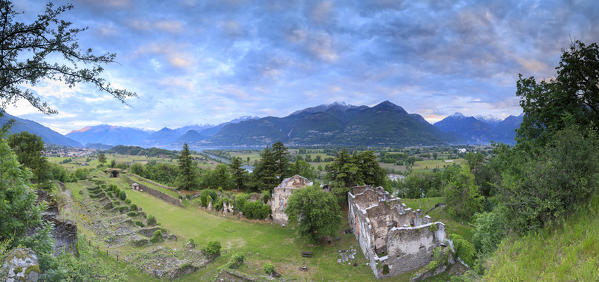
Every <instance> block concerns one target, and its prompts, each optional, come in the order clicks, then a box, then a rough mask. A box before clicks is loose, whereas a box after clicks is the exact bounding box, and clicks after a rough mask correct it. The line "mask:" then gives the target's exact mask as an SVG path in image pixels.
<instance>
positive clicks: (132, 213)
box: [127, 211, 137, 217]
mask: <svg viewBox="0 0 599 282" xmlns="http://www.w3.org/2000/svg"><path fill="white" fill-rule="evenodd" d="M127 216H130V217H135V216H137V212H136V211H130V212H128V213H127Z"/></svg>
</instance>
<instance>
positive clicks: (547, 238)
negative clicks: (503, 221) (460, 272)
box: [483, 195, 599, 281]
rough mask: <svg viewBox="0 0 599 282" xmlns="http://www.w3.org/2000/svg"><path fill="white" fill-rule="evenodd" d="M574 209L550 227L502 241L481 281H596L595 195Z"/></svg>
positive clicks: (598, 226)
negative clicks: (587, 202) (585, 204)
mask: <svg viewBox="0 0 599 282" xmlns="http://www.w3.org/2000/svg"><path fill="white" fill-rule="evenodd" d="M578 209H579V210H578V211H577V212H576V213H574V214H572V215H570V216H569V217H568V218H566V219H564V220H563V221H562V222H560V223H556V224H554V225H553V226H552V227H550V228H544V229H542V230H539V231H537V232H533V233H531V234H529V235H527V236H524V237H516V236H513V237H510V238H507V239H504V240H503V242H502V243H501V244H500V245H499V248H498V249H497V251H496V252H495V254H494V255H493V256H492V257H491V258H490V259H489V260H488V261H487V269H488V270H487V273H486V274H485V276H484V278H483V280H484V281H597V280H599V217H598V216H597V215H599V195H595V196H594V197H593V198H592V199H591V201H590V203H589V204H588V205H587V206H581V207H579V208H578Z"/></svg>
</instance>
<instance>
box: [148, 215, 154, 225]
mask: <svg viewBox="0 0 599 282" xmlns="http://www.w3.org/2000/svg"><path fill="white" fill-rule="evenodd" d="M146 224H147V225H148V226H154V225H156V218H155V217H154V216H153V215H150V216H148V220H147V221H146Z"/></svg>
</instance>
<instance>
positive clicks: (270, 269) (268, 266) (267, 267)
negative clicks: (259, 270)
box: [264, 263, 275, 275]
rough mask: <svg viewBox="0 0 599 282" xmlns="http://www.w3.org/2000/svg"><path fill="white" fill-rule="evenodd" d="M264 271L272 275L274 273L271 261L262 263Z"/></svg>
mask: <svg viewBox="0 0 599 282" xmlns="http://www.w3.org/2000/svg"><path fill="white" fill-rule="evenodd" d="M264 272H266V274H268V275H273V274H274V273H275V266H274V265H272V263H267V264H265V265H264Z"/></svg>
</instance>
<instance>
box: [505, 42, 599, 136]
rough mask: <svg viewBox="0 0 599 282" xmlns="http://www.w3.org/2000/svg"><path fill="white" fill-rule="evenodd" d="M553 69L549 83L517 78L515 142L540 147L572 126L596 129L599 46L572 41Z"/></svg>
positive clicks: (598, 108) (598, 119)
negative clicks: (521, 115)
mask: <svg viewBox="0 0 599 282" xmlns="http://www.w3.org/2000/svg"><path fill="white" fill-rule="evenodd" d="M556 69H557V76H556V78H555V79H550V80H549V81H541V82H537V81H536V80H535V78H534V77H528V78H523V76H522V75H520V76H519V80H518V82H517V92H516V95H518V96H519V97H520V106H522V110H523V112H524V118H523V120H522V124H521V125H520V128H519V129H518V131H517V136H518V141H519V143H520V142H521V141H524V140H529V141H535V142H540V144H544V143H546V142H547V141H548V140H550V137H551V136H552V135H553V133H555V132H556V131H559V130H560V129H564V128H566V127H568V126H569V125H572V124H576V125H578V126H580V128H581V129H584V128H592V129H594V130H595V131H598V130H599V127H597V126H598V125H599V46H598V45H597V44H596V43H592V44H590V45H586V44H584V43H582V42H580V41H576V42H575V43H573V44H572V45H571V46H570V49H568V50H564V52H563V53H562V56H561V61H560V64H559V66H558V67H557V68H556Z"/></svg>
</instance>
